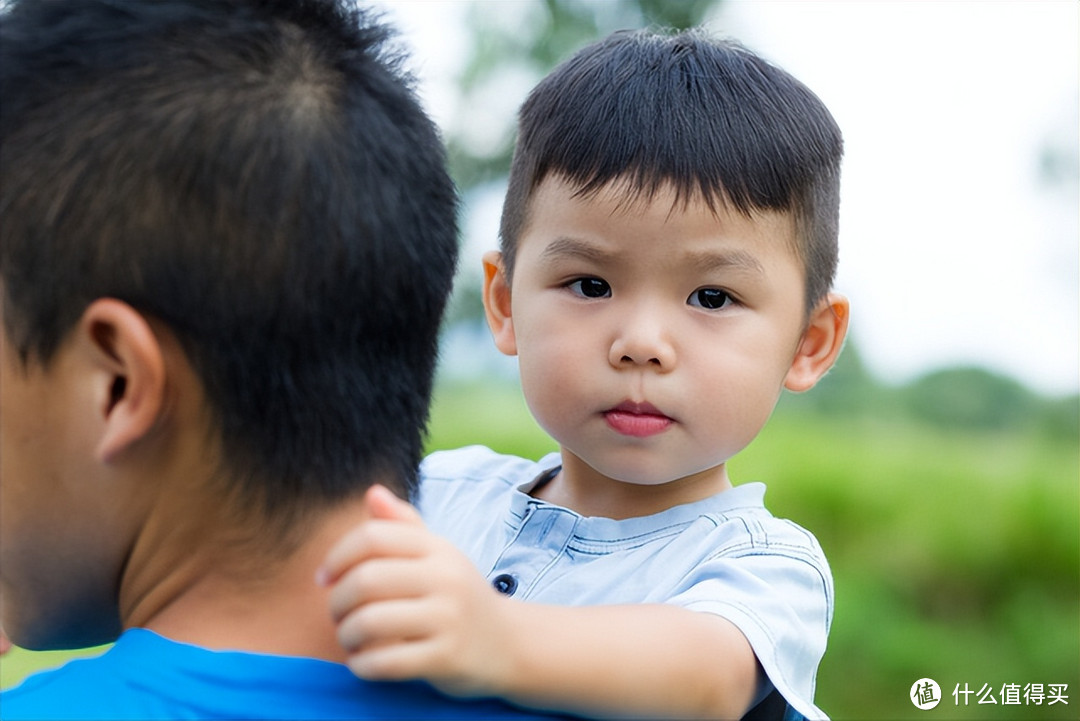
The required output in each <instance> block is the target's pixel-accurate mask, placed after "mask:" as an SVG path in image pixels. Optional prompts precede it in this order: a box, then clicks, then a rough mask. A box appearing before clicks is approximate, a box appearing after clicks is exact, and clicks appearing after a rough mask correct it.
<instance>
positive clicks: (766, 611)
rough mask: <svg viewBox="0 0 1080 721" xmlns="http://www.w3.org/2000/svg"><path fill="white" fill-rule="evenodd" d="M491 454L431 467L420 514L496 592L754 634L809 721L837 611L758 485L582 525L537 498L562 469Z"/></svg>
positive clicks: (428, 463)
mask: <svg viewBox="0 0 1080 721" xmlns="http://www.w3.org/2000/svg"><path fill="white" fill-rule="evenodd" d="M560 463H561V460H560V458H559V454H557V453H553V454H550V455H548V456H546V457H544V458H542V459H541V460H540V461H539V462H534V461H529V460H526V459H522V458H517V457H515V456H504V455H499V454H497V453H495V452H494V451H492V450H490V449H488V448H483V447H480V446H471V447H468V448H461V449H458V450H453V451H441V452H437V453H433V454H431V455H430V456H428V457H427V458H426V459H425V460H424V462H423V464H422V465H421V469H420V470H421V487H420V497H419V507H420V512H421V513H422V514H423V516H424V518H425V520H426V521H427V523H428V525H429V527H430V528H431V529H432V530H433V531H434V532H436V533H438V534H440V535H442V536H444V537H445V538H447V539H449V540H450V541H452V542H453V543H454V544H455V545H456V546H457V547H458V548H460V549H462V550H463V551H464V552H465V553H466V554H467V555H468V556H469V557H470V558H471V559H472V560H473V562H474V563H475V564H476V565H477V567H478V568H479V569H480V570H481V572H483V573H484V574H486V575H487V577H488V578H489V579H490V580H491V581H492V583H493V584H494V585H495V586H496V588H499V589H500V590H502V591H503V592H510V593H512V595H513V596H514V597H515V598H519V599H523V600H529V601H535V602H540V603H551V604H560V605H575V606H587V605H601V604H628V603H669V604H673V605H676V606H681V607H683V608H687V609H691V610H694V611H706V612H709V613H715V614H717V615H719V616H722V617H723V618H726V619H727V620H729V621H731V622H732V623H733V624H735V625H736V626H737V627H738V628H739V630H740V631H742V633H743V634H744V635H745V636H746V638H747V640H748V641H749V642H750V645H751V646H752V647H753V649H754V653H755V654H757V657H758V660H759V661H760V662H761V665H762V667H763V668H764V669H765V673H766V675H767V676H768V678H769V680H770V681H771V682H772V684H773V686H775V688H776V689H777V690H778V691H779V692H780V694H781V695H782V696H783V697H784V698H785V699H786V700H787V702H788V704H790V705H791V706H792V707H793V708H794V709H795V710H797V711H798V712H799V713H801V714H803V715H804V716H806V717H807V718H826V716H825V714H824V713H823V712H822V711H821V710H820V709H818V708H817V707H816V706H814V704H813V698H814V686H815V677H816V674H817V667H818V664H819V663H820V661H821V657H822V655H823V654H824V653H825V642H826V639H827V637H828V633H829V626H830V624H831V622H832V614H833V583H832V575H831V573H830V571H829V566H828V563H827V561H826V560H825V556H824V554H823V553H822V550H821V547H820V546H819V545H818V542H817V540H816V539H815V538H814V537H813V536H812V535H811V534H810V533H809V532H808V531H806V530H805V529H803V528H801V527H799V526H797V525H796V524H794V523H792V522H790V521H786V520H782V519H778V518H775V517H774V516H773V515H772V514H771V513H769V511H768V510H766V509H765V505H764V497H765V486H764V485H763V484H761V483H748V484H744V485H740V486H737V487H735V488H733V489H731V490H729V491H725V492H723V493H719V494H717V495H715V496H712V497H710V498H707V499H705V500H703V501H699V502H697V503H690V504H686V505H681V506H675V507H674V508H669V509H668V510H666V511H662V512H661V513H657V514H655V515H652V516H646V517H642V518H628V519H624V520H613V519H610V518H596V517H582V516H580V515H578V514H577V513H574V512H573V511H570V510H568V509H566V508H562V507H560V506H556V505H552V504H550V503H546V502H544V501H540V500H537V499H535V498H532V497H531V496H529V491H530V490H532V488H533V487H534V486H536V484H537V483H538V482H539V481H541V480H544V479H546V478H549V477H550V476H551V474H552V473H553V472H554V471H555V470H556V469H558V468H559V466H560Z"/></svg>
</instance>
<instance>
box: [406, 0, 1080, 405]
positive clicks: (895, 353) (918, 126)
mask: <svg viewBox="0 0 1080 721" xmlns="http://www.w3.org/2000/svg"><path fill="white" fill-rule="evenodd" d="M487 1H488V2H490V0H487ZM501 4H502V3H500V5H501ZM461 5H462V3H455V2H433V1H432V0H427V1H423V0H414V1H413V2H408V1H406V2H401V0H398V1H397V2H394V3H392V4H391V14H390V16H391V17H392V18H395V19H396V20H397V21H398V22H399V25H400V27H401V29H402V32H403V36H404V40H405V42H406V43H407V44H408V45H409V46H410V47H411V48H412V50H413V52H414V56H415V62H414V63H413V67H414V69H415V70H416V72H417V74H418V75H420V77H421V80H422V88H421V89H422V93H423V96H424V99H425V102H426V103H427V105H428V108H429V110H430V111H431V112H432V114H433V115H434V117H435V118H436V120H437V121H438V122H440V123H441V124H444V125H445V124H446V123H448V122H450V118H451V117H453V115H454V109H455V95H454V91H453V78H454V73H455V71H456V69H457V68H458V67H460V64H461V62H462V59H463V56H464V52H465V50H464V45H465V43H466V42H467V41H468V37H467V35H466V33H465V30H464V26H463V24H462V22H463V20H462V19H463V17H464V12H463V8H462V6H461ZM491 7H492V8H493V9H494V8H495V7H496V4H495V3H493V2H492V3H491ZM504 7H505V6H504ZM709 24H710V27H711V28H712V29H713V30H714V32H716V33H717V34H723V35H731V36H734V37H737V38H739V39H740V40H742V41H743V42H744V43H745V44H746V45H748V46H749V47H751V48H752V49H754V50H756V51H758V52H760V53H761V54H762V55H764V56H765V57H767V58H768V59H770V60H772V61H774V62H776V63H778V64H780V65H781V66H783V67H785V68H786V69H787V70H789V71H790V72H792V73H793V74H794V75H795V76H796V77H798V78H800V79H801V80H802V81H803V82H805V83H806V84H807V85H809V86H810V87H811V88H812V89H813V90H814V91H815V92H816V93H817V94H818V95H819V96H820V97H821V98H822V100H824V101H825V103H826V105H828V106H829V107H830V109H831V110H832V112H833V114H834V115H835V116H836V118H837V121H838V122H839V123H840V126H841V128H842V129H843V130H844V134H845V138H846V157H845V164H844V180H843V200H842V208H841V238H840V242H841V262H840V277H839V279H838V283H837V288H838V290H840V291H841V292H844V293H846V294H847V295H848V296H849V297H850V298H851V301H852V306H853V323H852V328H853V335H854V337H855V339H856V341H857V342H858V343H859V346H860V350H861V351H862V352H863V354H864V356H865V357H866V360H867V362H868V363H869V364H870V366H871V368H872V370H873V371H875V372H876V373H877V374H878V375H879V376H881V377H882V378H884V379H886V380H890V381H897V382H899V381H904V380H907V379H909V378H911V377H912V376H914V375H917V374H919V373H922V372H925V371H927V370H930V369H933V368H936V367H940V366H943V365H951V364H960V363H966V364H977V365H981V366H986V367H989V368H992V369H995V370H999V371H1003V372H1006V373H1009V374H1011V375H1014V376H1016V377H1018V378H1020V379H1021V380H1023V381H1025V382H1026V383H1028V384H1030V385H1032V386H1033V387H1035V388H1037V389H1040V390H1043V391H1047V392H1052V393H1058V392H1075V391H1076V390H1077V388H1078V386H1080V229H1078V215H1080V202H1078V198H1080V189H1078V186H1077V175H1076V174H1077V170H1076V166H1077V161H1078V155H1080V151H1078V149H1077V148H1078V144H1077V136H1078V132H1080V130H1078V129H1080V111H1078V98H1080V90H1078V87H1080V80H1078V67H1080V57H1078V45H1080V4H1078V3H1076V2H1075V0H1052V1H1051V0H1047V1H1044V2H1039V1H1038V0H1036V1H1026V2H1003V1H1002V2H960V1H956V2H884V1H881V0H877V1H875V2H854V1H853V0H847V1H843V2H826V1H825V0H801V1H790V2H786V1H783V0H769V1H761V0H728V2H726V3H725V4H724V5H723V7H722V9H721V12H720V14H719V16H718V17H716V18H715V19H714V20H713V21H711V22H710V23H709ZM523 85H524V83H523ZM501 90H503V92H501V93H500V96H499V97H498V98H493V99H492V104H493V105H499V106H505V107H506V108H509V110H510V112H512V111H513V110H514V109H515V108H516V105H517V104H518V103H520V101H521V99H523V98H524V96H525V94H526V93H527V92H528V90H529V88H528V87H520V88H507V89H501ZM493 109H494V110H497V111H499V112H503V111H504V108H502V107H500V108H493ZM478 122H479V120H478ZM1047 145H1053V146H1057V147H1059V148H1060V151H1061V152H1062V153H1064V157H1065V158H1067V159H1068V160H1069V161H1070V164H1069V172H1071V173H1072V178H1071V180H1069V181H1066V182H1064V183H1062V184H1059V185H1058V186H1056V187H1053V186H1051V187H1048V186H1046V185H1045V184H1042V183H1040V179H1039V178H1040V176H1039V161H1040V156H1041V153H1042V152H1043V149H1044V147H1045V146H1047ZM469 213H470V216H471V217H470V218H468V219H466V223H465V229H466V235H467V236H470V237H467V239H466V255H465V257H464V258H463V262H464V263H475V259H474V258H473V255H475V254H477V253H478V252H479V250H481V249H484V248H488V247H494V245H495V243H496V237H495V235H494V233H495V229H496V228H497V214H498V199H497V198H491V199H484V200H479V201H478V202H477V203H476V204H475V205H473V206H472V207H471V208H469Z"/></svg>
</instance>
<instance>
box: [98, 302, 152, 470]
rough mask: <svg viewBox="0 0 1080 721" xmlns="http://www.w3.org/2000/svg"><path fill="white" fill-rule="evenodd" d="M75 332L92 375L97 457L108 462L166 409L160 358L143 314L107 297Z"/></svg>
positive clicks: (134, 440)
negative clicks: (98, 430) (96, 423)
mask: <svg viewBox="0 0 1080 721" xmlns="http://www.w3.org/2000/svg"><path fill="white" fill-rule="evenodd" d="M77 332H78V333H79V342H80V344H81V345H82V347H83V349H84V351H85V352H86V354H87V359H88V362H89V365H90V368H91V372H92V378H93V380H92V383H93V394H94V395H93V397H94V403H95V407H96V410H95V414H96V415H97V417H98V423H99V427H100V429H101V430H100V433H99V435H98V441H97V457H98V459H99V460H101V461H102V462H105V463H109V462H112V461H113V460H114V459H115V458H116V457H117V456H119V455H120V454H121V453H123V452H124V451H125V450H127V449H128V448H129V447H131V446H132V445H133V444H135V443H136V442H137V441H139V440H140V439H141V438H143V437H145V436H146V435H147V434H148V433H149V432H150V431H151V430H152V429H153V428H154V426H155V425H156V424H157V422H158V419H159V417H160V415H161V413H162V412H163V411H164V409H165V392H166V390H165V385H166V384H165V375H166V371H165V360H164V356H163V353H162V349H161V345H160V343H159V341H158V338H157V336H156V335H155V334H154V331H153V329H152V328H151V327H150V324H149V323H148V322H147V320H146V318H145V317H143V315H142V314H141V313H139V312H138V311H137V310H135V309H134V308H132V307H131V306H129V305H128V304H127V303H123V302H121V301H118V300H114V299H112V298H100V299H98V300H95V301H94V302H93V303H91V304H90V305H89V306H87V308H86V310H85V311H84V312H83V314H82V317H81V318H80V319H79V323H78V326H77Z"/></svg>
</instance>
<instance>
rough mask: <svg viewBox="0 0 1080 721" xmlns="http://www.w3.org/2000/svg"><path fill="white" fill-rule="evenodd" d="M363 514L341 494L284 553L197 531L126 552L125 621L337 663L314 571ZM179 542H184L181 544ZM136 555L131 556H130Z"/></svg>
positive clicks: (187, 638)
mask: <svg viewBox="0 0 1080 721" xmlns="http://www.w3.org/2000/svg"><path fill="white" fill-rule="evenodd" d="M366 518H367V513H366V510H365V508H364V506H363V503H362V501H360V500H355V501H346V502H342V503H340V504H338V505H337V506H335V508H334V509H333V511H328V512H325V513H323V514H321V515H320V516H319V517H318V518H315V519H312V520H311V521H310V522H309V529H310V530H309V531H308V533H307V534H306V535H305V537H304V538H302V539H301V541H300V543H299V544H298V545H297V546H296V547H295V548H294V549H292V550H291V552H289V553H288V555H287V557H285V558H274V557H272V556H271V555H270V553H269V552H264V553H259V552H257V551H253V549H252V548H251V547H250V545H248V544H239V545H233V544H231V543H229V542H227V541H215V540H213V539H215V535H216V534H215V533H213V532H212V531H208V532H203V533H202V534H200V535H201V537H202V539H204V540H203V542H201V543H198V542H196V545H195V546H194V547H191V546H188V548H186V549H184V548H183V547H177V545H176V544H173V545H172V546H171V547H165V548H161V547H159V548H157V549H154V550H151V549H147V550H146V552H143V553H138V550H136V552H135V553H133V559H136V558H140V557H141V561H142V562H141V563H133V564H131V565H130V566H129V570H131V571H133V572H134V574H135V575H133V576H131V577H129V574H128V573H125V579H124V583H123V584H122V589H121V610H122V617H123V622H124V628H134V627H139V628H146V629H149V630H151V631H155V632H157V633H159V634H161V635H163V636H165V637H167V638H171V639H173V640H176V641H181V642H185V643H191V644H195V645H198V646H203V647H206V648H212V649H219V650H240V651H252V652H257V653H267V654H275V655H287V656H306V657H312V658H321V659H325V660H328V661H336V662H344V660H345V654H344V652H343V650H342V649H341V647H340V646H339V645H338V643H337V640H336V636H335V629H334V625H333V622H332V620H331V618H330V611H329V605H328V598H327V597H328V593H329V589H327V588H324V587H321V586H319V585H318V584H317V583H316V581H315V572H316V570H317V569H318V567H319V566H320V564H321V563H322V561H323V558H324V556H325V555H326V553H327V551H328V550H329V549H330V547H331V546H332V545H333V544H334V543H336V542H337V541H338V540H339V539H340V538H341V537H342V536H343V535H344V534H345V533H346V532H347V531H349V530H350V529H352V528H354V527H355V526H356V525H357V524H359V523H362V522H363V521H364V520H366ZM185 545H186V544H185ZM136 554H138V555H136Z"/></svg>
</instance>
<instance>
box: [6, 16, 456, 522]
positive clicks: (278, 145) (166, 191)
mask: <svg viewBox="0 0 1080 721" xmlns="http://www.w3.org/2000/svg"><path fill="white" fill-rule="evenodd" d="M387 34H388V33H387V31H386V30H385V29H384V28H382V27H381V26H379V25H377V24H373V23H372V22H371V21H370V19H369V18H367V17H365V16H364V15H363V14H362V13H360V12H359V11H354V10H351V9H349V8H347V7H346V8H343V7H341V6H340V5H339V4H338V3H335V2H332V1H331V0H325V1H322V0H309V1H308V2H284V1H274V0H246V1H243V2H241V1H237V0H229V1H226V0H155V2H145V1H144V0H107V1H106V0H70V1H69V0H56V1H54V2H44V3H43V2H22V3H19V2H16V3H13V4H11V6H10V7H9V9H8V10H7V11H6V12H5V13H4V14H3V15H0V102H2V106H3V112H2V113H0V142H2V156H0V281H2V288H3V293H4V306H3V307H4V318H3V321H4V328H5V331H6V334H7V337H8V338H9V339H10V340H11V342H12V344H13V346H14V347H15V348H17V350H18V351H19V353H20V354H21V356H22V358H23V362H24V363H39V364H44V365H46V366H47V365H48V362H49V360H50V358H51V357H52V355H53V354H54V353H55V351H56V350H57V348H58V346H59V344H60V343H61V341H62V340H63V338H64V337H65V334H66V333H67V332H68V331H69V330H70V329H71V328H72V326H73V325H74V324H75V322H76V321H77V320H78V318H79V316H80V314H81V313H82V311H83V310H84V309H85V308H86V307H87V305H88V304H89V303H91V302H92V301H93V300H95V299H97V298H103V297H110V298H116V299H119V300H120V301H123V302H125V303H127V304H129V305H130V306H132V307H133V308H135V309H137V310H138V311H139V312H141V313H143V314H144V315H146V316H147V317H149V318H154V319H157V320H159V321H161V322H163V323H164V324H166V326H167V327H168V328H169V329H170V330H171V332H173V333H174V334H175V335H176V337H177V338H178V339H179V341H180V343H181V345H182V347H183V349H184V351H185V353H186V354H187V356H188V358H189V359H190V361H191V364H192V366H193V367H194V369H195V371H196V373H197V374H198V376H199V378H200V380H201V382H202V384H203V386H204V390H205V393H206V396H207V398H208V399H209V404H210V410H211V417H212V426H213V428H215V429H216V430H218V431H219V432H220V435H221V439H222V442H223V449H224V450H223V453H224V456H225V459H224V470H225V471H226V475H227V477H228V478H230V479H234V480H235V482H236V484H237V490H239V492H240V493H241V494H242V496H241V498H244V499H246V500H247V501H249V502H250V503H252V504H260V505H261V506H262V507H263V508H265V510H266V511H267V513H268V515H269V516H271V517H273V516H283V515H284V516H288V515H289V513H291V512H294V511H298V510H303V509H304V508H311V507H318V506H320V505H323V504H326V503H330V502H333V501H335V500H338V499H340V498H343V497H345V496H348V495H352V494H355V493H357V492H358V491H360V490H363V488H365V487H366V486H367V485H368V484H369V483H370V482H372V481H373V480H376V479H378V480H381V481H382V482H389V483H390V484H391V485H393V483H394V481H395V480H397V481H400V483H401V485H400V486H398V488H397V490H398V491H399V492H402V493H404V492H405V491H407V490H409V489H410V487H411V485H412V483H413V482H414V477H415V470H414V469H415V466H416V463H417V461H418V459H419V455H420V452H421V439H422V431H423V426H424V423H425V420H426V418H427V407H428V401H429V396H430V390H431V383H432V374H433V368H434V363H435V358H436V340H437V333H438V326H439V322H440V319H441V315H442V311H443V307H444V303H445V300H446V297H447V294H448V292H449V290H450V285H451V278H452V274H453V269H454V264H455V261H456V252H457V251H456V237H455V236H456V227H455V212H456V198H455V195H454V191H453V186H452V183H451V181H450V180H449V178H448V176H447V174H446V172H445V169H444V164H443V151H442V146H441V144H440V141H439V138H438V135H437V132H436V130H435V129H434V127H433V126H432V124H431V122H430V121H429V119H428V118H427V117H426V116H425V114H424V113H423V111H422V110H421V108H420V106H419V105H418V103H417V101H416V99H415V97H414V96H413V94H412V92H411V90H410V89H409V83H408V80H407V78H405V77H404V76H403V75H402V73H401V71H400V69H399V62H398V60H397V59H396V58H395V56H393V55H392V54H389V53H388V52H387V49H386V42H387Z"/></svg>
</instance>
